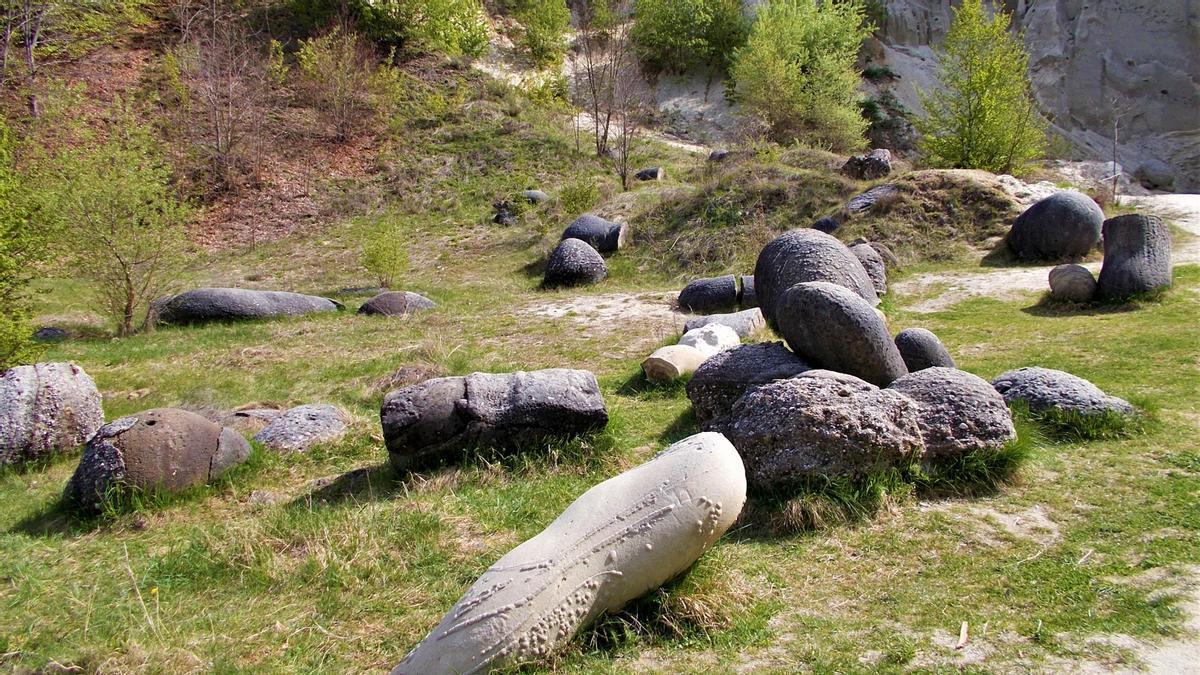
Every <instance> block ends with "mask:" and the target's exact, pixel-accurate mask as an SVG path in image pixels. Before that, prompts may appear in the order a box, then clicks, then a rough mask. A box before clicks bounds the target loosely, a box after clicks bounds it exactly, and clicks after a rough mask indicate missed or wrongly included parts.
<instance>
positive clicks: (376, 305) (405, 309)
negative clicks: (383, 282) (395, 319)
mask: <svg viewBox="0 0 1200 675" xmlns="http://www.w3.org/2000/svg"><path fill="white" fill-rule="evenodd" d="M436 306H437V304H436V303H434V301H432V300H430V299H429V298H427V297H425V296H423V295H421V294H419V293H413V292H412V291H387V292H384V293H380V294H379V295H376V296H375V297H373V298H371V299H370V300H368V301H366V302H364V303H363V304H362V306H361V307H359V308H358V313H359V314H369V315H382V316H408V315H409V314H413V313H416V312H419V311H421V310H425V309H433V308H434V307H436Z"/></svg>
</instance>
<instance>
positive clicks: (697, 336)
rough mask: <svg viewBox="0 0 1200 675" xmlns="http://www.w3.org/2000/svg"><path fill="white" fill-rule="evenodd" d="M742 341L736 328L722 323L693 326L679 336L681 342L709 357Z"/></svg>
mask: <svg viewBox="0 0 1200 675" xmlns="http://www.w3.org/2000/svg"><path fill="white" fill-rule="evenodd" d="M741 343H742V340H741V338H739V337H738V334H737V332H736V331H735V330H733V329H732V328H730V327H729V326H726V325H723V324H720V323H710V324H708V325H707V326H700V327H699V328H693V329H692V330H689V331H688V332H686V333H684V334H683V336H682V337H680V338H679V344H681V345H685V346H688V347H692V348H694V349H696V350H697V351H699V352H700V353H701V354H703V355H704V358H709V357H711V356H714V355H716V354H719V353H721V352H723V351H725V350H727V349H733V348H734V347H736V346H738V345H740V344H741Z"/></svg>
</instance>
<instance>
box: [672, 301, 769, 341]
mask: <svg viewBox="0 0 1200 675" xmlns="http://www.w3.org/2000/svg"><path fill="white" fill-rule="evenodd" d="M710 324H720V325H722V326H728V327H730V328H732V329H733V332H734V333H737V336H738V337H739V338H742V339H745V338H748V337H750V336H751V335H753V334H754V333H756V332H757V331H759V330H761V329H762V328H764V327H766V325H767V322H766V320H764V319H763V315H762V312H761V311H759V310H758V308H757V307H756V308H754V309H747V310H743V311H741V312H733V313H731V314H709V315H708V316H698V317H696V318H694V319H688V320H687V323H686V324H684V327H683V332H685V333H686V332H688V331H692V330H695V329H697V328H701V327H703V326H707V325H710Z"/></svg>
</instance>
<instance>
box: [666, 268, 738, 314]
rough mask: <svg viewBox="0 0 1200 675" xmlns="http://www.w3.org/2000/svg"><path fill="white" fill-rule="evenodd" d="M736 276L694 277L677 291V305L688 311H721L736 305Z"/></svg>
mask: <svg viewBox="0 0 1200 675" xmlns="http://www.w3.org/2000/svg"><path fill="white" fill-rule="evenodd" d="M737 302H738V291H737V277H735V276H733V275H732V274H726V275H725V276H722V277H713V278H711V279H696V280H695V281H692V282H691V283H689V284H688V285H687V286H684V288H683V290H682V291H680V292H679V306H680V307H682V308H683V309H685V310H687V311H689V312H722V311H726V310H730V309H733V308H735V307H737Z"/></svg>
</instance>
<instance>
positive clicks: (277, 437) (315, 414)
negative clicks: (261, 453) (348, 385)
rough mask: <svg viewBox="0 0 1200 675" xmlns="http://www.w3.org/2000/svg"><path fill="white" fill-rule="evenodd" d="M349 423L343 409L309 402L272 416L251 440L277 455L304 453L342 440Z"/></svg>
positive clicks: (348, 418) (348, 417)
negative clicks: (315, 447)
mask: <svg viewBox="0 0 1200 675" xmlns="http://www.w3.org/2000/svg"><path fill="white" fill-rule="evenodd" d="M349 423H350V416H349V415H348V414H347V413H346V411H345V410H342V409H341V408H339V407H337V406H335V405H330V404H328V403H310V404H307V405H300V406H296V407H295V408H291V409H288V410H286V411H284V412H283V413H282V414H280V415H278V416H275V417H274V418H273V419H272V420H271V421H270V422H269V423H268V424H267V426H266V427H264V428H263V429H262V430H261V431H259V432H258V433H257V434H255V435H254V440H256V441H258V442H259V443H262V444H263V445H264V446H265V447H267V448H269V449H271V450H274V451H276V452H284V453H289V452H305V451H307V450H308V449H309V448H311V447H313V446H314V445H317V444H320V443H333V442H335V441H338V440H341V438H342V437H343V436H345V435H346V430H347V429H349Z"/></svg>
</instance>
